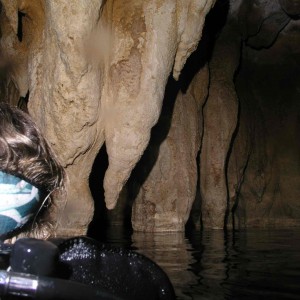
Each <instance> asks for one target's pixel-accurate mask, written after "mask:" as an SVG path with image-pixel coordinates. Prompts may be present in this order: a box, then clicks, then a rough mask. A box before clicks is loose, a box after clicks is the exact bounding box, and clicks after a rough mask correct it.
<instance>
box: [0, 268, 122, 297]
mask: <svg viewBox="0 0 300 300" xmlns="http://www.w3.org/2000/svg"><path fill="white" fill-rule="evenodd" d="M9 295H14V296H19V297H25V298H26V297H29V298H33V299H43V300H48V299H56V300H82V299H89V300H96V299H97V300H104V299H105V300H122V299H120V298H118V297H116V296H114V295H111V294H110V293H108V292H106V291H103V290H100V289H98V288H96V287H93V286H88V285H85V284H82V283H79V282H75V281H70V280H63V279H58V278H51V277H44V276H35V275H31V274H23V273H17V272H7V271H2V270H1V271H0V296H9Z"/></svg>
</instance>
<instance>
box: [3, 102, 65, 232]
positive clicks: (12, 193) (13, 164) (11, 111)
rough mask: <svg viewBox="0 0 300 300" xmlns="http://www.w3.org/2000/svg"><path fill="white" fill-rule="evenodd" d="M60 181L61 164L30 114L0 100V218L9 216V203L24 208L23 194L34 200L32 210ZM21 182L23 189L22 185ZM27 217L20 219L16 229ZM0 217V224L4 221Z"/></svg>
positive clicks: (61, 178)
mask: <svg viewBox="0 0 300 300" xmlns="http://www.w3.org/2000/svg"><path fill="white" fill-rule="evenodd" d="M63 180H64V170H63V167H62V166H61V165H60V164H59V162H58V161H57V159H56V156H55V155H54V153H53V151H52V150H51V148H50V146H49V145H48V143H47V142H46V140H45V139H44V138H43V136H42V134H41V132H40V130H39V129H38V127H37V126H36V124H35V123H34V122H33V120H32V119H31V118H30V116H29V115H28V114H27V113H25V112H23V111H21V110H20V109H18V108H16V107H12V106H10V105H8V104H6V103H1V102H0V217H1V216H2V217H3V218H4V216H5V217H7V216H9V217H11V215H10V214H11V210H12V203H13V204H14V207H15V208H14V209H15V210H16V207H21V208H22V209H23V210H24V207H25V206H24V200H23V202H22V201H20V199H21V198H22V197H23V198H24V197H25V196H24V194H25V193H27V194H28V195H29V194H30V195H31V196H30V197H31V200H30V201H31V202H34V201H35V202H37V203H36V204H35V205H34V207H32V209H33V210H34V209H35V210H36V209H37V204H40V203H41V201H42V200H43V197H45V195H47V194H50V193H51V192H52V191H54V190H56V189H58V188H62V187H63ZM25 185H26V188H23V187H25ZM8 190H9V192H8ZM21 194H22V197H21ZM27 197H29V196H27ZM1 198H2V199H1ZM4 199H10V200H5V201H4ZM28 199H29V198H28ZM33 200H34V201H33ZM9 201H10V202H9ZM28 201H29V200H28ZM30 201H29V202H30ZM6 202H7V203H8V202H9V205H7V207H6V208H5V205H6V204H5V205H4V204H3V203H6ZM29 202H28V203H29ZM28 209H29V210H30V207H29V208H28ZM28 209H27V210H28ZM14 213H15V212H14ZM17 213H18V214H19V210H18V211H17ZM21 217H23V216H21ZM11 218H12V219H14V220H15V221H16V222H17V221H18V220H19V217H18V218H16V217H14V216H13V217H11ZM21 219H22V218H21ZM21 219H20V220H21ZM27 219H28V218H27ZM27 219H26V218H23V219H22V221H20V222H21V224H18V225H16V228H17V227H20V226H22V225H23V223H25V222H27ZM3 220H4V219H3ZM3 220H2V223H5V222H6V221H5V222H4V221H3ZM0 222H1V218H0ZM17 223H18V222H17ZM2 225H3V224H0V235H1V234H2V233H3V231H5V230H7V229H5V228H3V229H2V232H1V227H3V226H2Z"/></svg>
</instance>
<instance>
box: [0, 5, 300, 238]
mask: <svg viewBox="0 0 300 300" xmlns="http://www.w3.org/2000/svg"><path fill="white" fill-rule="evenodd" d="M215 2H216V1H214V0H206V1H203V0H188V1H179V0H178V1H177V0H176V1H175V0H167V1H160V0H148V1H142V0H138V1H135V0H131V1H121V0H106V1H100V0H93V1H89V3H87V2H86V1H84V0H78V1H72V2H69V1H65V0H60V1H58V0H53V1H46V0H38V1H26V0H23V1H17V0H14V1H12V0H11V1H7V0H1V3H2V9H1V20H0V22H1V23H0V26H1V40H0V49H1V55H2V57H3V60H4V61H5V62H8V63H6V64H5V68H6V69H7V73H6V75H5V80H3V82H2V83H1V96H2V97H3V100H4V101H7V102H10V103H12V104H17V103H19V104H20V101H19V100H20V99H21V100H22V99H23V100H24V101H25V102H28V105H27V108H28V111H29V113H30V115H31V116H32V117H33V119H34V120H35V121H36V122H37V124H38V125H39V126H40V128H41V130H42V131H43V133H44V135H45V136H46V138H47V139H48V141H49V142H50V144H51V145H52V147H53V148H54V151H55V152H56V153H57V155H58V157H59V159H60V161H61V162H62V164H63V166H64V167H65V170H66V174H67V178H68V179H67V181H66V191H65V192H63V193H56V194H55V195H53V196H54V197H53V198H54V199H53V202H54V205H52V206H51V208H50V209H49V210H48V215H47V216H46V221H47V223H50V224H52V226H50V227H45V229H44V232H42V236H43V237H45V236H48V235H63V236H67V235H78V234H85V233H86V231H87V227H88V224H89V223H90V221H91V219H92V218H93V212H94V200H95V201H99V199H94V200H93V197H92V194H91V191H90V185H89V180H90V173H91V170H92V168H93V164H94V161H95V158H96V156H97V154H98V153H99V151H100V149H101V148H102V149H103V145H104V144H105V147H106V148H105V149H106V151H107V156H108V168H107V170H106V172H105V176H104V180H103V187H104V194H105V195H104V196H105V203H106V206H107V208H108V209H113V208H115V207H116V205H117V203H118V201H119V205H117V209H116V210H115V212H114V213H110V214H109V216H110V217H111V218H115V220H118V221H117V222H116V223H118V224H120V222H121V223H122V222H123V220H124V218H123V217H120V215H122V214H123V213H124V210H126V211H128V208H131V207H132V212H131V214H130V217H131V219H132V226H133V229H134V230H135V231H151V232H153V231H183V230H184V228H185V225H186V223H187V221H188V219H189V216H190V215H191V214H190V213H191V212H192V216H196V217H195V218H194V220H193V221H194V223H198V224H199V223H201V225H202V226H204V228H216V229H221V228H224V226H227V227H232V226H235V227H239V228H244V227H247V226H248V227H249V226H267V225H268V226H269V225H270V226H274V225H276V226H286V225H297V224H298V220H299V213H298V204H297V202H298V201H297V199H298V198H299V143H298V139H297V133H298V129H299V104H298V102H297V101H296V99H297V97H298V96H299V88H298V81H299V80H298V77H297V76H295V74H297V73H298V74H299V70H298V67H297V65H299V52H298V50H297V47H298V46H297V44H299V43H298V41H299V37H298V35H299V28H298V27H299V26H298V23H299V21H298V20H297V19H298V17H299V11H300V9H299V4H298V2H297V1H296V2H294V4H293V5H291V2H290V1H288V0H280V1H279V0H278V1H277V0H276V1H273V0H258V1H256V2H255V3H254V2H253V1H251V0H231V1H222V0H220V1H217V2H216V4H215ZM210 10H211V12H210V13H209V11H210ZM208 13H209V15H208V17H206V16H207V14H208ZM205 20H207V22H206V23H205ZM204 24H205V31H204V33H205V36H206V38H205V36H204V37H203V35H202V32H203V28H204ZM199 41H200V44H199ZM197 46H198V49H197V51H196V52H194V51H195V50H196V48H197ZM193 52H194V55H195V56H194V57H193V60H192V64H194V67H195V68H196V69H194V70H193V72H192V73H191V74H190V75H189V76H188V77H189V79H188V80H186V79H185V78H184V77H185V76H187V75H186V74H184V72H189V69H188V68H187V67H186V66H187V65H188V62H189V60H190V59H191V58H189V57H190V55H191V54H192V53H193ZM199 61H200V62H201V63H199ZM184 67H186V70H185V69H184ZM2 69H4V68H2ZM182 69H183V71H182ZM171 76H173V78H174V79H175V80H174V79H172V78H171ZM270 87H272V88H271V89H270ZM23 100H22V101H23ZM22 103H23V102H22ZM100 164H101V162H100ZM103 164H104V162H103ZM105 165H106V161H105ZM93 172H94V174H93V178H97V170H95V168H94V171H93ZM101 172H102V171H101ZM101 172H100V171H99V190H100V189H101V187H100V186H101V185H102V181H101V180H100V173H101ZM94 186H95V185H94ZM96 188H97V187H96ZM94 195H95V193H94ZM195 199H196V202H195ZM194 210H196V211H197V212H196V214H194V215H193V213H194ZM112 223H113V221H112Z"/></svg>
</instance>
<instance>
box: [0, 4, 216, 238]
mask: <svg viewBox="0 0 300 300" xmlns="http://www.w3.org/2000/svg"><path fill="white" fill-rule="evenodd" d="M214 2H215V1H214V0H207V1H200V0H189V1H184V2H182V1H174V0H168V1H160V0H153V1H150V0H149V1H136V0H132V1H126V2H124V1H121V0H107V1H99V0H93V1H88V2H87V1H84V0H78V1H72V2H69V1H64V0H63V1H57V0H53V1H43V0H39V1H26V0H24V1H17V0H14V1H6V0H3V1H1V3H2V12H1V20H2V21H3V22H2V23H3V24H2V26H1V30H2V36H1V50H2V52H3V55H5V58H6V59H8V60H10V61H11V63H12V67H11V70H10V74H9V78H10V79H12V80H13V81H14V83H15V86H16V88H17V89H18V91H19V95H20V96H23V97H24V96H25V95H26V94H27V93H28V92H29V98H28V110H29V113H30V114H31V116H32V117H33V119H34V120H35V121H36V122H37V124H38V125H39V126H40V128H41V130H42V131H43V133H44V135H45V137H46V138H47V139H48V141H49V142H50V144H51V145H52V146H53V148H54V151H55V152H56V153H57V155H58V157H59V159H60V161H61V162H62V164H63V166H64V167H65V170H66V174H67V177H68V180H67V181H66V191H65V192H64V193H57V194H55V195H54V202H55V205H53V206H52V208H51V209H50V210H49V218H48V221H49V222H50V223H52V224H53V228H54V231H53V232H49V234H50V235H51V234H57V235H63V236H65V235H74V234H84V233H86V230H87V226H88V224H89V222H90V221H91V219H92V217H93V199H92V196H91V193H90V189H89V184H88V179H89V174H90V171H91V169H92V165H93V162H94V159H95V157H96V154H97V153H98V151H99V149H100V148H101V146H102V145H103V143H104V142H105V144H106V149H107V153H108V159H109V166H108V169H107V171H106V174H105V178H104V183H103V184H104V189H105V201H106V205H107V207H108V208H109V209H112V208H113V207H114V206H115V205H116V202H117V199H118V197H119V194H120V192H121V190H122V188H123V186H124V184H125V183H126V181H127V180H128V178H129V176H130V173H131V171H132V169H133V168H134V166H135V165H136V163H137V162H138V160H139V159H140V157H141V155H142V153H143V151H144V150H145V148H146V146H147V144H148V142H149V139H150V132H151V128H152V127H153V126H154V125H155V123H156V122H157V120H158V118H159V115H160V111H161V107H162V101H163V98H164V90H165V86H166V83H167V79H168V77H169V75H170V73H173V76H174V78H178V77H179V75H180V72H181V69H182V68H183V66H184V64H185V62H186V60H187V58H188V57H189V55H190V54H191V53H192V52H193V51H194V50H195V48H196V47H197V44H198V42H199V40H200V39H201V33H202V28H203V25H204V22H205V17H206V14H207V13H208V12H209V10H210V8H211V7H212V6H213V4H214ZM20 13H22V14H20ZM19 26H21V27H22V30H21V34H19V33H20V30H19ZM100 184H101V183H100Z"/></svg>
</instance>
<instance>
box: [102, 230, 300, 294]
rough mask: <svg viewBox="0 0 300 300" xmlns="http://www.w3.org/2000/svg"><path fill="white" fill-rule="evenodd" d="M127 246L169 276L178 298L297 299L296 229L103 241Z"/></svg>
mask: <svg viewBox="0 0 300 300" xmlns="http://www.w3.org/2000/svg"><path fill="white" fill-rule="evenodd" d="M106 242H109V243H112V244H115V245H118V246H127V247H131V248H133V249H135V250H137V251H139V252H140V253H143V254H145V255H146V256H148V257H149V258H151V259H153V260H154V261H156V262H157V263H158V264H159V265H160V266H161V267H162V268H163V269H164V270H165V271H166V272H167V274H168V275H169V277H170V279H171V281H172V283H173V284H174V287H175V291H176V295H177V296H178V299H272V300H273V299H300V230H299V229H298V230H296V229H293V230H273V231H272V230H248V231H241V232H235V233H233V232H230V233H228V234H225V233H224V232H223V231H219V230H213V231H203V232H200V231H194V232H192V233H189V234H187V235H184V234H182V233H170V234H149V233H147V234H145V233H133V234H132V236H130V235H126V234H124V233H123V232H120V231H118V230H116V228H112V229H111V231H110V232H109V233H108V235H107V241H106Z"/></svg>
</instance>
